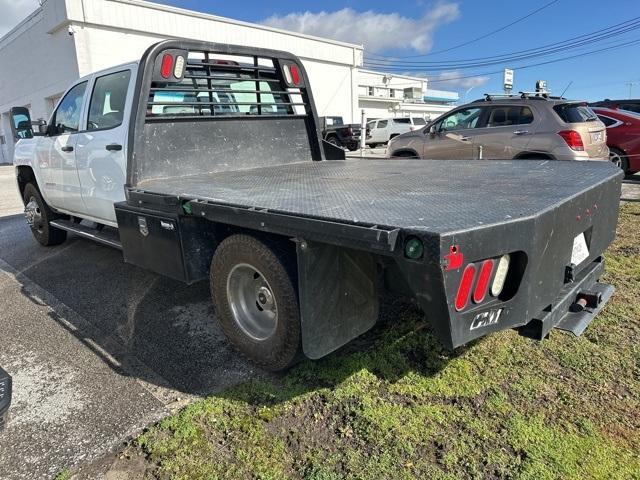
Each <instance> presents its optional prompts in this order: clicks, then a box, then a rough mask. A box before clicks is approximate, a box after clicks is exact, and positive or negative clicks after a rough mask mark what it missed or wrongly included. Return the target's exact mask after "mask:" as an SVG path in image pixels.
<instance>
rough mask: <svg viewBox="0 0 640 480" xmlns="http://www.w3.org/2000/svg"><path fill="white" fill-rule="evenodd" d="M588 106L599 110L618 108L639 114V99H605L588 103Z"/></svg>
mask: <svg viewBox="0 0 640 480" xmlns="http://www.w3.org/2000/svg"><path fill="white" fill-rule="evenodd" d="M589 106H591V107H601V108H619V109H620V110H627V111H629V112H636V113H640V98H625V99H623V100H610V99H608V98H607V99H605V100H602V101H600V102H593V103H590V104H589Z"/></svg>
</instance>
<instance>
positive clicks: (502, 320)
mask: <svg viewBox="0 0 640 480" xmlns="http://www.w3.org/2000/svg"><path fill="white" fill-rule="evenodd" d="M12 126H13V127H14V136H15V138H16V139H19V141H18V142H17V145H16V149H15V158H14V163H15V165H16V178H17V185H18V189H19V192H20V195H21V196H22V198H23V199H24V203H25V213H26V218H27V221H28V223H29V225H30V227H31V230H32V232H33V235H34V236H35V238H36V239H37V240H38V241H39V242H40V243H41V244H43V245H56V244H59V243H61V242H63V241H64V240H65V238H66V236H67V232H73V233H75V234H76V235H80V236H83V237H85V238H91V239H93V240H95V241H98V242H102V243H104V244H107V245H110V246H112V247H116V248H120V249H122V251H123V256H124V260H125V261H126V262H129V263H132V264H134V265H137V266H139V267H142V268H147V269H150V270H153V271H155V272H158V273H160V274H162V275H166V276H169V277H171V278H174V279H178V280H180V281H183V282H186V283H189V284H190V283H194V282H198V281H201V280H205V279H207V280H209V281H210V285H211V292H212V297H213V301H214V305H215V308H216V316H217V319H218V321H219V322H220V325H221V327H222V330H223V331H224V333H225V334H226V335H227V337H228V338H229V339H230V340H231V342H232V343H233V344H234V345H235V346H236V347H237V348H238V349H239V350H240V351H241V352H243V353H244V354H245V355H247V356H248V357H250V358H251V359H252V360H253V361H255V362H256V363H257V364H259V365H261V366H263V367H265V368H268V369H272V370H278V369H282V368H285V367H287V366H288V365H290V364H291V363H292V362H293V361H294V360H295V359H296V358H299V351H300V350H301V351H302V352H303V353H304V354H305V355H306V356H308V357H310V358H312V359H315V358H320V357H322V356H324V355H327V354H328V353H330V352H331V351H333V350H335V349H336V348H338V347H340V346H342V345H344V344H345V343H347V342H349V341H350V340H352V339H353V338H355V337H357V336H359V335H360V334H362V333H363V332H365V331H367V330H368V329H370V328H371V327H372V326H373V325H374V324H375V323H376V321H377V319H378V312H379V306H380V298H381V297H382V296H383V294H384V295H388V294H393V295H398V296H403V297H409V298H412V299H413V300H414V301H415V302H416V303H417V304H418V305H419V306H420V307H421V308H422V309H423V310H424V312H425V313H426V314H427V315H428V317H429V318H430V321H431V324H432V327H433V331H434V334H435V335H436V336H437V337H438V338H439V339H440V340H441V342H442V343H443V344H444V345H445V346H447V347H449V348H455V347H458V346H460V345H464V344H466V343H468V342H470V341H471V340H474V339H476V338H479V337H481V336H483V335H486V334H488V333H491V332H495V331H498V330H503V329H505V328H514V329H517V330H518V331H519V332H520V333H521V334H522V335H526V336H529V337H532V338H536V339H543V338H545V337H546V336H547V335H548V333H549V332H550V331H551V330H552V329H555V328H559V329H563V330H568V331H571V332H573V333H574V334H576V335H579V334H580V333H582V331H583V330H584V329H585V328H586V326H587V325H588V324H589V322H590V321H591V320H592V319H593V318H594V316H595V315H596V314H597V313H598V312H599V311H600V309H601V308H602V306H603V305H604V304H605V303H606V302H607V300H608V299H609V297H610V296H611V293H612V292H613V287H612V286H610V285H607V284H603V283H600V282H599V281H598V280H599V278H600V276H601V275H602V273H603V271H604V259H603V256H602V254H603V252H604V251H605V249H606V248H607V246H608V245H609V244H610V243H611V241H612V240H613V238H614V235H615V228H616V224H617V218H618V204H619V198H620V187H621V177H622V173H621V172H620V169H619V168H616V167H615V166H614V165H612V164H609V162H544V161H542V162H541V161H534V160H531V161H513V162H512V161H505V162H495V161H482V160H476V161H473V162H468V161H464V160H463V161H456V160H449V161H442V162H439V161H429V162H425V161H413V160H393V161H390V160H385V159H377V160H373V159H353V160H345V159H344V151H343V150H342V149H340V148H337V147H334V146H333V145H330V144H329V143H327V142H323V141H322V139H321V136H320V128H319V121H318V116H317V113H316V110H315V105H314V102H313V96H312V93H311V89H310V88H309V83H308V79H307V74H306V72H305V70H304V67H303V66H302V64H301V62H300V59H298V58H297V57H295V56H293V55H291V54H289V53H286V52H280V51H274V50H265V49H257V48H249V47H244V46H232V45H222V44H213V43H204V42H194V41H187V40H169V41H165V42H161V43H158V44H156V45H153V46H152V47H150V48H149V49H148V50H147V52H146V53H145V54H144V56H143V57H142V58H141V60H140V62H138V63H132V64H126V65H121V66H118V67H114V68H111V69H108V70H103V71H100V72H97V73H94V74H92V75H89V76H87V77H84V78H81V79H79V80H78V81H76V82H75V83H74V84H73V85H72V86H71V87H70V88H69V89H68V90H67V92H66V93H65V94H64V96H63V97H62V99H61V100H60V102H59V104H58V105H57V107H56V108H55V111H54V112H53V114H52V116H51V119H50V121H49V122H48V126H44V125H39V127H41V128H42V127H46V129H45V131H44V132H34V131H33V128H32V122H31V120H30V118H29V112H28V111H27V110H26V109H24V108H14V109H12Z"/></svg>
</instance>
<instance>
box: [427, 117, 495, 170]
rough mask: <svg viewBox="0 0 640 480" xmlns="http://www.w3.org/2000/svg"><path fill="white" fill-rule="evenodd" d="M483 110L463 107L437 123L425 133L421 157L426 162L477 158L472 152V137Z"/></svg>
mask: <svg viewBox="0 0 640 480" xmlns="http://www.w3.org/2000/svg"><path fill="white" fill-rule="evenodd" d="M483 110H484V109H483V108H481V107H463V108H461V109H459V110H455V111H454V112H452V113H450V114H449V115H447V116H446V117H444V118H442V119H440V120H439V121H437V122H436V123H435V124H434V125H433V126H432V127H431V128H429V129H427V131H426V133H425V139H424V142H423V151H422V155H421V157H422V158H426V159H428V160H448V159H452V160H456V159H460V160H467V159H469V160H471V159H474V158H477V156H476V155H475V154H474V153H475V152H474V151H473V136H474V134H475V129H476V127H477V126H478V125H479V122H480V119H481V116H482V113H483Z"/></svg>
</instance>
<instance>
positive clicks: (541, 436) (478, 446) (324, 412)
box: [130, 205, 640, 480]
mask: <svg viewBox="0 0 640 480" xmlns="http://www.w3.org/2000/svg"><path fill="white" fill-rule="evenodd" d="M607 262H608V263H607V274H606V278H605V280H606V281H608V282H611V283H613V284H614V285H615V286H616V288H617V291H616V294H615V296H614V298H613V299H612V301H611V302H610V303H609V305H608V306H607V307H606V308H605V310H604V311H603V312H602V313H601V314H600V315H599V316H598V317H597V318H596V319H595V320H594V322H593V323H592V324H591V325H590V327H589V328H588V329H587V331H586V332H585V334H584V335H583V336H582V337H580V338H574V337H572V336H570V335H566V334H562V333H560V332H553V333H552V335H551V337H550V338H549V339H548V340H546V341H544V342H535V341H532V340H529V339H525V338H522V337H519V336H518V335H517V334H516V333H515V332H513V331H505V332H501V333H498V334H494V335H490V336H488V337H486V338H484V339H482V340H480V341H477V342H474V343H472V344H471V345H469V346H467V347H466V348H464V349H462V350H460V351H459V352H456V354H454V355H451V354H448V353H446V352H445V351H444V350H443V349H441V348H440V347H439V345H438V343H437V342H436V341H435V339H434V338H433V337H432V335H431V333H430V331H429V328H428V324H427V323H426V322H425V321H424V319H423V317H422V315H421V314H420V313H419V312H418V311H416V310H415V309H413V308H411V307H407V306H403V305H391V306H387V307H386V308H387V309H388V311H387V317H390V318H394V319H396V320H390V321H388V322H386V323H384V324H382V325H380V326H378V327H376V328H375V329H374V330H373V331H372V332H370V333H369V334H368V335H366V336H365V338H364V339H362V340H358V341H357V342H356V343H357V345H351V346H349V347H347V348H346V349H343V351H341V352H338V353H336V354H333V355H331V356H329V357H328V358H325V359H323V360H321V361H316V362H311V361H308V362H305V363H303V364H301V365H299V366H297V367H296V368H294V369H293V370H291V371H289V372H288V373H287V374H285V375H283V376H279V377H276V378H275V379H272V380H260V381H252V382H249V383H246V384H243V385H241V386H239V387H236V388H234V389H232V390H229V391H227V392H225V393H223V394H220V395H217V396H213V397H210V398H207V399H205V400H202V401H199V402H197V403H194V404H193V405H191V406H189V407H187V408H185V409H184V410H183V411H181V412H180V413H178V414H177V415H175V416H172V417H169V418H167V419H166V420H164V421H162V422H161V423H160V424H158V425H156V426H154V427H153V428H151V429H150V430H149V431H147V432H146V433H145V434H143V435H142V436H141V437H139V438H138V439H137V440H136V441H135V442H134V444H133V445H132V446H131V448H130V450H131V451H132V452H133V453H135V452H138V453H141V454H143V455H145V456H146V457H147V458H148V461H149V469H148V476H149V477H150V478H161V479H165V478H172V479H238V478H260V479H284V478H294V479H296V478H305V479H314V480H330V479H342V478H353V479H381V478H393V479H396V478H398V479H404V478H407V479H410V478H411V479H412V478H423V479H426V478H434V479H437V478H442V479H458V478H483V479H484V478H514V479H515V478H517V479H536V480H540V479H556V478H557V479H560V478H561V479H585V478H603V479H605V478H606V479H609V478H620V479H630V478H637V479H640V300H639V299H640V205H625V206H623V207H622V208H621V218H620V225H619V228H618V236H617V239H616V242H615V244H614V245H613V246H612V247H611V249H610V250H609V252H608V254H607Z"/></svg>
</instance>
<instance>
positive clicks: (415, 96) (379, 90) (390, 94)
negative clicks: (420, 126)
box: [358, 69, 459, 120]
mask: <svg viewBox="0 0 640 480" xmlns="http://www.w3.org/2000/svg"><path fill="white" fill-rule="evenodd" d="M427 85H428V80H427V79H426V78H424V77H412V76H408V75H396V74H391V73H382V72H375V71H373V70H365V69H360V70H359V72H358V106H359V108H360V109H363V110H364V111H365V117H366V118H367V120H372V119H375V118H387V117H409V116H411V117H422V118H425V119H426V120H429V119H431V118H435V117H437V116H439V115H441V114H443V113H444V112H446V111H448V110H450V109H451V108H452V106H453V104H454V103H455V102H457V101H458V99H459V98H458V93H457V92H449V91H444V90H431V89H429V88H427Z"/></svg>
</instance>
